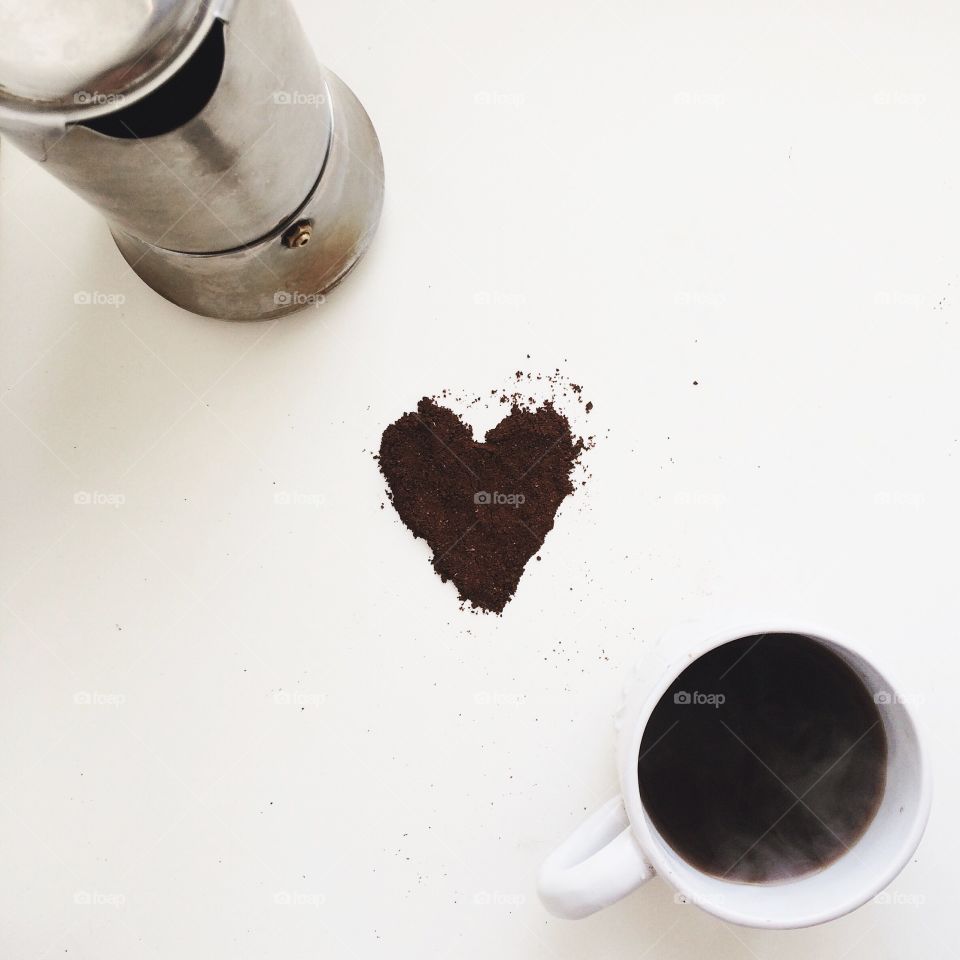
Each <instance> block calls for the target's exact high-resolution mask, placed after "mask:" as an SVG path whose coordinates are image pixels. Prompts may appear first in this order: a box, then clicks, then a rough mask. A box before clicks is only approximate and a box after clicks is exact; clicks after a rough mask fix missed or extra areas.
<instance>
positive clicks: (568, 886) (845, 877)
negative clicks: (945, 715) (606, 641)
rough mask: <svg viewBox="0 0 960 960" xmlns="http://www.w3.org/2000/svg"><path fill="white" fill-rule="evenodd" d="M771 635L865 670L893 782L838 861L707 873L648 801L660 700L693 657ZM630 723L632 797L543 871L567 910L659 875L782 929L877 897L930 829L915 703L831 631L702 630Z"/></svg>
mask: <svg viewBox="0 0 960 960" xmlns="http://www.w3.org/2000/svg"><path fill="white" fill-rule="evenodd" d="M770 634H792V635H795V636H801V637H804V638H806V639H809V640H812V641H814V642H815V643H818V644H821V645H823V646H824V647H825V648H827V649H828V650H829V651H831V652H832V653H834V654H836V655H837V656H838V657H840V658H841V659H842V660H843V661H844V662H845V663H846V664H847V665H848V666H849V667H850V668H851V669H852V670H853V671H854V673H855V674H856V675H857V676H858V677H859V679H860V680H861V682H862V683H863V685H864V687H865V689H866V690H867V691H868V692H869V693H870V695H871V697H872V698H873V701H874V703H876V704H877V709H878V711H879V713H880V717H881V721H882V723H883V729H884V733H885V735H886V741H887V757H886V782H885V785H884V790H883V795H882V797H881V799H880V802H879V806H878V808H877V810H876V813H875V814H874V816H873V819H872V820H871V822H870V823H869V825H868V826H867V828H866V830H865V831H864V833H863V834H862V836H860V838H859V839H858V840H857V841H856V843H854V844H853V846H851V847H850V848H849V849H848V850H847V851H846V852H845V853H844V854H843V855H842V856H840V857H839V858H838V859H836V860H834V861H832V862H831V863H829V864H827V865H826V866H824V867H822V868H821V869H819V870H818V871H816V872H814V873H808V874H804V875H802V876H798V877H796V878H791V879H786V880H777V881H775V882H766V883H765V882H758V883H743V882H738V881H734V880H729V879H723V878H721V877H717V876H714V875H711V874H708V873H704V872H703V871H701V870H699V869H697V868H696V867H695V866H693V865H692V864H690V863H688V862H687V861H686V860H685V859H684V858H683V857H681V856H680V855H679V854H678V853H677V852H676V851H675V850H674V849H673V848H672V847H671V846H670V845H669V844H668V843H667V842H666V840H665V839H664V838H663V836H662V835H661V834H660V832H659V831H658V830H657V828H656V826H655V825H654V823H653V821H652V820H651V818H650V816H649V815H648V813H647V811H646V810H645V809H644V806H643V802H642V799H641V795H640V785H639V780H638V771H637V763H638V757H639V755H640V744H641V740H642V738H643V733H644V730H645V728H646V725H647V722H648V720H649V719H650V716H651V714H652V712H653V710H654V708H655V707H656V706H657V704H658V702H659V701H660V699H661V697H662V696H663V695H664V694H665V693H667V691H668V690H669V689H670V687H671V685H672V684H673V683H674V681H675V680H676V679H677V678H678V677H679V675H680V674H681V673H682V672H683V671H684V670H685V669H686V668H687V667H688V666H690V664H691V663H693V662H694V661H695V660H696V659H698V658H699V657H701V656H703V655H704V654H705V653H708V652H709V651H711V650H713V649H715V648H717V647H720V646H722V645H723V644H726V643H729V642H732V641H734V640H739V639H742V638H745V637H753V636H762V635H770ZM619 726H620V735H619V740H618V747H617V760H618V769H619V778H620V789H621V795H620V796H617V797H614V798H613V799H612V800H610V801H608V802H607V803H606V804H605V805H604V806H603V807H601V808H600V809H599V810H597V811H596V812H595V813H594V814H593V815H592V816H590V817H589V818H588V819H587V820H586V821H585V822H584V823H583V824H581V826H580V827H579V828H578V829H577V830H576V831H574V833H573V834H572V835H571V836H570V837H568V838H567V840H565V841H564V842H563V843H562V844H561V845H560V846H559V847H558V848H557V849H556V850H555V851H554V852H553V853H552V854H551V855H550V856H549V857H548V858H547V860H546V861H545V862H544V864H543V866H542V867H541V869H540V873H539V877H538V892H539V894H540V898H541V900H542V901H543V903H544V905H545V906H546V907H547V909H548V910H550V912H551V913H553V914H555V915H556V916H558V917H564V918H567V919H579V918H581V917H586V916H589V915H590V914H592V913H595V912H596V911H597V910H600V909H602V908H603V907H606V906H609V905H610V904H612V903H615V902H616V901H618V900H620V899H621V898H622V897H624V896H626V895H627V894H628V893H630V892H631V891H633V890H635V889H636V888H637V887H639V886H640V885H641V884H643V883H644V882H645V881H647V880H649V879H650V878H651V877H653V876H655V875H657V874H659V875H660V877H661V878H662V879H664V880H665V881H666V882H667V883H668V884H670V885H671V886H673V887H674V889H675V890H676V891H677V896H678V897H679V898H681V899H682V900H684V901H687V902H691V903H694V904H696V905H697V906H699V907H701V908H702V909H704V910H706V911H707V912H709V913H712V914H714V915H715V916H717V917H720V918H722V919H724V920H728V921H730V922H732V923H737V924H742V925H744V926H752V927H766V928H780V929H786V928H793V927H806V926H813V925H814V924H818V923H824V922H826V921H828V920H833V919H835V918H837V917H840V916H843V915H844V914H846V913H849V912H850V911H851V910H855V909H856V908H857V907H859V906H861V905H862V904H864V903H866V902H867V901H868V900H870V899H872V898H873V897H874V896H876V895H877V893H879V892H880V891H881V890H882V889H883V888H884V887H886V886H887V884H889V883H890V881H891V880H893V878H894V877H895V876H896V875H897V874H898V873H899V872H900V871H901V870H902V869H903V867H904V866H905V865H906V863H907V862H908V861H909V859H910V857H911V856H912V855H913V853H914V851H915V850H916V848H917V845H918V844H919V842H920V838H921V836H922V835H923V830H924V827H925V826H926V822H927V817H928V814H929V810H930V797H931V779H930V770H929V764H928V762H927V761H926V759H925V756H924V752H923V748H922V744H921V737H920V734H919V732H918V729H917V724H916V720H915V718H914V716H913V714H912V711H911V710H910V708H909V705H908V703H907V702H905V700H904V697H903V695H902V694H901V693H900V691H898V689H897V688H896V687H894V686H893V685H892V684H891V682H890V681H889V679H888V678H887V676H886V675H885V674H883V673H881V672H880V671H879V670H878V669H877V668H876V667H875V666H874V665H873V663H871V662H870V661H869V660H867V659H866V657H864V656H863V655H862V654H861V653H859V652H857V650H856V649H855V648H854V647H852V646H851V645H849V644H847V643H844V642H841V641H840V640H839V639H837V637H836V635H835V634H833V633H832V632H825V631H821V630H811V629H808V628H805V627H799V628H798V627H797V626H796V625H794V626H789V625H788V626H784V625H782V624H777V625H775V626H771V624H769V623H765V624H761V625H760V626H748V627H740V628H737V629H726V630H722V631H719V632H715V633H712V634H710V635H706V634H704V633H701V634H700V639H699V641H697V642H694V643H692V644H688V645H687V650H686V652H685V654H684V656H683V657H682V659H681V660H680V661H679V662H678V663H676V664H674V666H673V667H672V668H671V669H669V670H668V671H667V672H666V673H665V674H664V676H663V677H662V678H661V679H660V681H659V682H658V683H657V684H656V685H655V686H654V687H653V689H652V690H651V689H650V688H649V687H646V688H642V687H641V686H640V685H639V684H638V685H636V687H635V689H633V690H631V691H630V692H629V694H628V696H627V700H626V703H625V704H624V709H623V712H622V714H621V722H620V724H619Z"/></svg>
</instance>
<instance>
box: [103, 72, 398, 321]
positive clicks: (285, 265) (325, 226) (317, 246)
mask: <svg viewBox="0 0 960 960" xmlns="http://www.w3.org/2000/svg"><path fill="white" fill-rule="evenodd" d="M324 73H325V76H326V87H327V90H328V91H329V95H328V103H329V107H330V112H331V117H332V120H333V136H332V139H331V144H330V153H329V156H328V157H327V163H326V166H325V167H324V170H323V176H322V177H321V178H320V180H319V182H318V184H317V187H316V189H315V190H314V191H313V193H312V194H311V195H310V197H309V198H308V199H307V201H306V203H305V204H304V205H303V207H302V208H300V209H298V210H296V211H295V212H294V213H293V214H292V215H291V216H290V217H289V218H288V219H287V220H286V221H285V222H284V223H282V224H280V225H279V226H278V227H277V228H276V229H275V230H274V231H272V232H271V233H270V234H269V235H268V236H266V237H264V238H263V239H262V240H260V241H259V242H258V243H254V244H251V245H249V246H246V247H242V248H240V249H238V250H232V251H228V252H225V253H220V254H216V255H197V254H187V253H177V252H174V251H170V250H163V249H161V248H159V247H154V246H151V245H150V244H148V243H145V242H144V241H142V240H139V239H138V238H136V237H133V236H131V235H129V234H125V233H122V232H119V231H117V232H114V239H115V240H116V242H117V246H118V247H119V248H120V252H121V253H122V254H123V256H124V258H125V259H126V261H127V262H128V263H129V264H130V266H131V267H133V269H134V270H135V271H136V272H137V273H138V274H139V275H140V276H141V277H142V278H143V279H144V280H145V281H146V282H147V283H148V284H149V285H150V286H151V287H153V288H154V290H156V291H157V292H158V293H160V294H161V295H163V296H164V297H166V298H167V299H168V300H172V301H173V302H174V303H176V304H179V305H180V306H181V307H184V308H186V309H187V310H190V311H192V312H193V313H199V314H203V315H205V316H210V317H219V318H221V319H229V320H262V319H268V318H271V317H280V316H284V315H285V314H288V313H293V312H294V311H296V310H301V309H303V307H305V306H310V305H314V304H320V303H322V302H323V294H324V293H326V292H327V291H329V290H330V289H331V288H332V287H334V286H336V285H337V284H338V283H339V282H340V281H341V280H342V279H343V278H344V277H345V276H346V275H347V273H348V272H349V271H350V270H351V269H352V268H353V266H354V265H355V264H356V262H357V260H359V258H360V257H361V256H362V255H363V253H364V252H365V251H366V249H367V247H368V246H369V245H370V242H371V240H372V239H373V235H374V233H375V232H376V229H377V224H378V222H379V220H380V212H381V209H382V206H383V160H382V158H381V154H380V144H379V141H378V140H377V135H376V132H375V131H374V129H373V125H372V124H371V123H370V119H369V117H368V116H367V114H366V111H365V110H364V109H363V107H362V106H361V104H360V101H359V100H357V98H356V97H355V96H354V95H353V93H352V91H351V90H350V88H349V87H347V86H346V84H344V83H343V81H341V80H340V79H339V78H338V77H337V76H336V75H334V74H333V73H331V72H330V71H329V70H325V71H324ZM318 146H319V145H318ZM304 221H307V222H309V223H310V224H311V227H312V229H311V236H310V239H309V241H308V242H307V243H304V244H302V245H292V246H291V245H288V244H287V243H286V242H284V238H285V236H286V235H287V234H288V231H290V229H291V228H292V227H294V228H296V227H299V226H300V224H301V223H302V222H304Z"/></svg>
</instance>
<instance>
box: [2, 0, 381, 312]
mask: <svg viewBox="0 0 960 960" xmlns="http://www.w3.org/2000/svg"><path fill="white" fill-rule="evenodd" d="M0 14H2V17H3V19H2V20H0V31H2V30H4V29H7V30H9V31H10V32H8V33H2V32H0V132H2V133H4V134H6V135H7V136H8V137H9V138H10V139H11V140H12V141H13V142H14V143H15V144H16V145H17V146H18V147H19V148H20V149H21V150H23V151H24V152H25V153H26V154H27V155H28V156H30V157H32V158H33V159H34V160H36V161H37V162H38V163H40V164H41V165H42V166H43V167H44V168H45V169H46V170H48V171H49V172H50V173H51V174H53V175H54V176H56V177H57V178H58V179H60V180H62V181H63V182H64V183H66V184H67V185H68V186H69V187H71V188H72V189H73V190H74V191H76V192H77V193H78V194H80V195H81V196H83V197H84V198H85V199H87V200H88V201H89V202H90V203H91V204H93V205H94V206H96V207H97V208H98V209H99V210H100V211H101V212H102V213H103V214H104V216H105V217H106V218H107V220H108V222H109V224H110V229H111V231H112V233H113V235H114V237H115V239H116V240H117V242H118V244H119V245H120V247H121V250H122V252H123V254H124V256H125V257H126V258H127V260H128V261H129V262H130V263H131V264H132V265H133V266H134V269H136V271H137V272H138V273H139V274H140V275H141V276H142V277H143V278H144V279H145V280H146V281H147V282H148V283H150V284H151V285H152V286H154V287H155V288H156V289H157V290H159V291H160V292H161V293H163V294H164V295H165V296H167V297H169V298H170V299H171V300H173V301H174V302H176V303H179V304H181V305H183V306H186V307H187V308H188V309H191V310H196V311H197V312H199V313H204V314H208V315H210V316H218V317H230V318H238V319H240V318H243V319H250V318H254V317H265V316H278V315H281V314H283V313H288V312H290V311H291V310H292V309H296V308H297V306H298V305H303V303H305V302H310V301H309V298H310V297H311V296H312V297H313V298H314V300H316V297H317V295H318V294H320V293H322V292H323V291H324V290H326V289H329V287H330V286H332V285H333V284H334V283H336V282H337V281H338V280H339V279H340V278H341V277H342V276H343V275H344V274H345V272H346V271H347V270H349V269H350V267H351V266H352V265H353V263H355V262H356V259H357V257H358V256H359V255H360V254H361V253H362V252H363V250H364V249H365V248H366V245H367V243H368V242H369V239H370V237H371V235H372V233H373V231H374V229H375V228H376V224H377V221H378V219H379V215H380V209H381V206H382V190H383V167H382V160H381V156H380V147H379V143H378V142H377V138H376V134H375V133H374V131H373V128H372V126H371V125H370V121H369V119H368V118H367V116H366V113H365V112H364V111H363V108H362V107H361V106H360V105H359V103H357V102H356V99H355V98H354V97H353V94H352V93H351V92H350V91H349V90H348V89H347V88H346V87H345V86H344V85H343V84H342V82H341V81H339V80H338V79H337V78H335V77H334V76H333V75H332V74H330V73H328V72H327V71H325V70H324V69H323V68H322V67H320V65H319V64H318V63H317V60H316V57H315V56H314V53H313V50H312V49H311V47H310V45H309V43H308V41H307V39H306V37H305V35H304V33H303V30H302V28H301V26H300V22H299V20H298V19H297V16H296V14H295V12H294V10H293V8H292V6H291V4H290V2H289V0H74V2H73V3H69V4H68V3H65V2H63V0H36V4H33V3H31V4H26V3H23V2H22V0H0ZM31 25H33V27H34V28H35V30H34V31H33V32H31V29H30V27H31ZM17 38H20V39H21V40H22V41H23V42H22V44H18V39H17ZM23 38H27V39H25V40H24V39H23ZM100 40H103V46H102V47H100V46H98V43H99V42H100ZM85 88H89V89H85ZM83 97H88V98H89V97H93V98H94V100H95V102H94V103H92V104H91V103H87V102H78V98H81V99H82V98H83ZM301 220H303V221H309V222H308V223H306V224H305V227H304V228H303V229H302V230H301V231H300V233H299V235H298V236H297V237H296V238H295V242H289V237H288V236H287V234H288V232H289V231H290V230H291V229H292V228H294V227H296V226H297V222H298V221H301ZM287 294H289V296H290V298H291V301H290V302H283V301H282V297H283V296H284V295H287ZM277 298H281V299H277Z"/></svg>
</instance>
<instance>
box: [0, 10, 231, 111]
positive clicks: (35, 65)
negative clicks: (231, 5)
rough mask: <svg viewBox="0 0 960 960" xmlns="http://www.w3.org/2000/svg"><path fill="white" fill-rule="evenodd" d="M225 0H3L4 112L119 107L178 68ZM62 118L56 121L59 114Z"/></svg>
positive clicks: (0, 74)
mask: <svg viewBox="0 0 960 960" xmlns="http://www.w3.org/2000/svg"><path fill="white" fill-rule="evenodd" d="M227 7H228V4H227V3H225V2H224V0H69V2H65V0H0V118H2V111H3V110H4V108H9V109H10V110H11V111H12V112H27V113H33V114H39V115H43V114H48V115H50V117H51V118H56V117H57V115H70V116H73V117H79V116H90V115H95V114H96V113H98V112H100V113H102V112H107V111H109V110H111V109H115V106H114V104H115V101H116V98H118V97H123V96H127V95H130V94H134V93H144V92H146V91H148V90H149V89H151V88H152V87H154V86H156V85H158V84H160V83H162V82H163V80H164V78H165V77H166V76H169V75H170V73H171V72H173V71H175V70H176V69H178V67H179V66H180V65H181V64H182V63H183V61H184V60H186V59H187V58H188V57H189V56H190V54H191V53H192V51H193V50H194V49H195V48H196V45H197V44H198V43H199V42H200V40H201V39H202V38H203V37H204V36H205V35H206V33H207V31H208V30H209V28H210V25H211V23H212V22H213V20H214V18H215V17H217V16H218V15H220V14H221V13H223V11H224V10H225V9H226V8H227ZM54 122H56V120H54Z"/></svg>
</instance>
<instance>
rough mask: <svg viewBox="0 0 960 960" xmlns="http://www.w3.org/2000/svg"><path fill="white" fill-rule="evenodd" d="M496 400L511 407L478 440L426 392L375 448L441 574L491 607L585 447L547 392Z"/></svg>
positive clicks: (505, 595) (464, 594)
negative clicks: (533, 402)
mask: <svg viewBox="0 0 960 960" xmlns="http://www.w3.org/2000/svg"><path fill="white" fill-rule="evenodd" d="M520 376H521V374H520V373H519V372H518V374H517V379H520ZM500 393H501V391H491V395H497V394H500ZM500 400H501V402H504V403H506V402H508V401H509V402H510V403H511V409H510V413H509V414H508V416H507V417H506V418H505V419H504V420H502V421H501V422H500V423H499V424H498V425H497V426H496V427H494V428H493V429H492V430H489V431H488V432H487V434H486V437H485V438H484V442H482V443H481V442H479V441H478V440H475V439H474V437H473V430H472V429H471V427H470V426H469V425H467V424H465V423H464V422H463V421H462V420H461V419H460V418H459V417H458V416H457V415H456V414H455V413H454V412H453V411H452V410H449V409H447V408H446V407H443V406H440V405H439V404H438V403H437V402H436V400H435V399H431V398H429V397H424V398H423V399H422V400H421V401H420V403H419V404H418V406H417V410H416V412H411V413H406V414H404V415H403V416H402V417H401V418H400V419H399V420H397V422H396V423H393V424H391V425H390V426H389V427H387V429H386V430H384V432H383V438H382V441H381V444H380V455H379V458H378V459H379V463H380V470H381V471H382V473H383V475H384V477H385V478H386V480H387V484H388V485H389V492H390V499H391V501H392V502H393V505H394V507H395V508H396V511H397V513H398V514H399V515H400V519H401V520H402V521H403V522H404V524H406V526H407V527H409V528H410V530H411V531H412V533H413V535H414V536H415V537H422V538H423V539H424V540H426V542H427V544H428V545H429V547H430V549H431V550H432V551H433V561H432V562H433V566H434V569H435V570H436V571H437V573H438V574H439V575H440V578H441V579H442V580H444V581H447V580H451V581H453V584H454V585H455V586H456V588H457V589H458V591H459V592H460V599H461V600H462V601H464V602H469V603H471V604H472V605H473V606H474V607H477V608H480V609H482V610H487V611H491V612H494V613H501V612H502V611H503V608H504V607H505V606H506V604H507V603H508V601H509V600H510V599H511V597H513V595H514V593H515V591H516V589H517V585H518V584H519V582H520V577H521V576H522V575H523V570H524V567H525V566H526V564H527V561H529V560H530V558H531V557H532V556H534V554H536V553H537V551H538V550H539V549H540V547H541V546H542V545H543V541H544V538H545V537H546V536H547V534H548V533H549V532H550V530H551V529H553V522H554V517H555V516H556V513H557V510H558V509H559V507H560V504H561V503H562V502H563V500H564V499H565V498H566V497H568V496H569V495H570V494H571V493H573V490H574V482H573V479H572V475H573V471H574V468H575V466H576V464H577V461H578V458H579V457H580V454H581V452H582V451H583V449H584V441H583V440H581V439H575V438H574V436H573V433H572V432H571V429H570V423H569V421H568V420H567V418H566V417H565V416H564V415H563V414H562V413H561V412H559V411H558V410H557V409H556V408H555V407H554V405H553V403H552V401H549V400H548V401H546V402H545V403H544V404H543V405H542V406H540V407H539V408H535V407H533V406H526V405H525V404H524V402H522V401H521V398H520V397H519V396H518V395H513V396H510V397H508V396H507V395H506V394H504V395H502V396H501V397H500Z"/></svg>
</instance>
